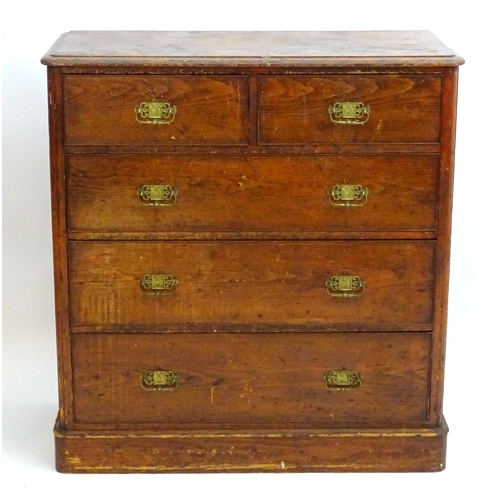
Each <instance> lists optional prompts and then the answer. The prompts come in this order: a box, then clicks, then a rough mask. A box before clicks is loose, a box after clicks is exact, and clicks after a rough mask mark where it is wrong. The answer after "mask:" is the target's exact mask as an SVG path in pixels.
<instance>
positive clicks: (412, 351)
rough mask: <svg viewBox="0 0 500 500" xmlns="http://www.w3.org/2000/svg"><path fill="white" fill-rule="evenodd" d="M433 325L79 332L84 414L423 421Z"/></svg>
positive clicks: (77, 363) (184, 419)
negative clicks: (285, 331) (334, 330)
mask: <svg viewBox="0 0 500 500" xmlns="http://www.w3.org/2000/svg"><path fill="white" fill-rule="evenodd" d="M429 351H430V335H428V334H423V333H422V334H410V335H398V334H384V335H370V334H356V335H322V334H300V333H299V334H294V335H287V336H284V335H280V334H274V335H273V334H265V335H261V336H255V335H251V334H208V335H200V334H191V335H161V334H156V335H155V334H146V335H138V334H119V335H118V334H116V335H113V334H93V335H92V334H77V335H75V336H74V337H73V376H74V387H75V400H74V404H75V416H76V419H77V421H79V422H88V423H91V422H95V423H97V422H114V423H119V422H144V423H146V422H158V423H172V424H174V423H179V424H181V423H183V424H184V423H217V424H219V425H220V424H223V423H242V424H248V423H259V422H260V423H266V422H267V423H272V422H276V423H283V422H287V423H294V422H296V423H302V424H309V423H311V424H313V423H321V424H322V425H324V426H325V427H331V426H338V425H341V424H342V423H344V422H345V423H349V422H359V423H363V422H366V423H385V424H388V423H393V422H405V423H406V424H408V423H409V422H424V421H425V420H426V418H427V401H428V387H429V361H430V359H429Z"/></svg>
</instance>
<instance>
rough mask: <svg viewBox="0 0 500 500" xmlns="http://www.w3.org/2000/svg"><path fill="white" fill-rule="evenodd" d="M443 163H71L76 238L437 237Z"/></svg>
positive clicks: (144, 159)
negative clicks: (200, 234)
mask: <svg viewBox="0 0 500 500" xmlns="http://www.w3.org/2000/svg"><path fill="white" fill-rule="evenodd" d="M438 164H439V157H438V156H437V155H420V156H397V155H392V156H288V157H287V156H211V157H204V156H178V155H177V156H165V155H163V156H162V155H154V156H152V155H69V156H68V159H67V186H68V221H69V229H70V230H72V231H102V232H104V231H108V232H145V233H153V232H162V231H167V232H168V231H220V232H224V231H240V232H242V231H264V232H282V233H284V234H285V233H288V232H292V233H296V232H308V231H309V232H310V231H321V232H324V233H328V232H333V231H351V232H353V231H412V230H413V231H433V230H435V225H436V202H437V175H438Z"/></svg>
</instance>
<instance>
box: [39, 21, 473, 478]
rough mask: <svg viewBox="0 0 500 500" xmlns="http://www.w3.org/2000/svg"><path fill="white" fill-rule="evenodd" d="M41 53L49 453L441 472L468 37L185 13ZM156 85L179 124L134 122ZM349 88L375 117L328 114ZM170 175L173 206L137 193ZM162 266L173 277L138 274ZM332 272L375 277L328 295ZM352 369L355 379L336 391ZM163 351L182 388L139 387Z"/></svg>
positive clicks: (119, 466) (171, 468)
mask: <svg viewBox="0 0 500 500" xmlns="http://www.w3.org/2000/svg"><path fill="white" fill-rule="evenodd" d="M42 62H43V63H44V64H47V65H48V66H49V68H48V89H49V124H50V152H51V189H52V225H53V242H54V278H55V298H56V328H57V352H58V375H59V405H60V408H59V413H58V417H57V422H56V427H55V440H56V468H57V470H59V471H63V472H113V473H117V472H119V473H123V472H231V471H235V472H255V471H264V472H266V471H269V472H293V471H297V472H299V471H439V470H443V469H444V466H445V450H446V434H447V431H448V428H447V426H446V423H445V421H444V418H443V415H442V402H443V374H444V353H445V340H446V317H447V297H448V277H449V249H450V235H451V205H452V186H453V162H454V140H455V122H456V99H457V77H458V67H457V66H458V65H460V64H462V63H463V59H462V58H460V57H459V56H457V55H456V54H454V53H453V51H451V50H450V49H448V48H447V47H446V46H445V45H444V44H442V43H441V42H440V41H439V40H437V39H436V38H435V37H434V36H433V35H432V34H431V33H429V32H424V31H418V32H405V31H399V32H397V31H396V32H395V31H389V32H358V33H356V32H315V33H312V32H301V33H299V32H270V33H262V32H260V33H257V32H246V33H245V32H227V33H223V32H211V33H202V32H189V33H184V32H174V31H172V32H70V33H66V34H64V35H62V36H61V37H60V39H59V40H58V41H57V42H56V43H55V44H54V46H53V47H52V48H51V49H50V50H49V52H48V53H47V55H46V56H45V57H44V58H43V60H42ZM153 100H156V101H166V102H169V103H170V104H172V105H175V106H176V107H177V114H176V116H175V119H174V121H173V122H172V123H171V124H170V125H146V124H140V123H139V122H138V121H137V120H136V117H135V106H136V105H138V104H140V103H141V102H148V101H153ZM337 101H339V102H341V101H349V102H363V103H364V104H365V105H369V106H370V110H371V111H370V117H369V120H368V121H367V122H366V123H365V124H364V125H356V126H346V125H338V124H334V123H332V121H331V120H330V117H329V114H328V107H329V106H330V105H331V104H333V103H334V102H337ZM160 183H161V184H170V185H172V186H174V187H175V188H176V189H177V190H178V199H177V202H176V203H175V205H174V206H172V207H169V208H166V207H162V208H160V207H151V206H144V205H142V204H140V203H139V200H138V197H137V188H138V187H140V186H142V185H144V184H160ZM334 184H361V185H362V186H364V187H367V188H368V189H369V196H368V201H367V203H366V204H365V205H364V206H362V207H356V208H353V207H350V208H346V207H333V206H332V205H331V204H330V202H329V200H328V196H327V189H328V188H330V187H332V186H333V185H334ZM149 273H165V274H173V275H174V276H176V277H177V278H178V279H179V285H178V287H177V289H176V290H174V291H171V292H170V293H168V294H166V295H158V296H151V295H145V294H144V293H142V292H141V290H140V287H139V280H140V278H141V277H142V276H143V275H144V274H149ZM341 274H348V275H358V276H360V277H361V278H363V279H364V280H366V290H365V292H364V294H363V295H361V296H359V297H354V298H333V297H330V296H329V295H328V293H327V290H326V286H325V280H326V279H327V278H328V277H330V276H332V275H341ZM344 368H345V369H346V370H356V371H359V373H361V374H362V376H363V383H362V385H361V387H360V388H359V389H356V390H353V391H345V392H330V391H328V390H327V389H326V388H325V386H324V383H323V375H324V373H325V372H327V371H330V370H335V369H337V370H338V369H344ZM155 369H157V370H162V369H166V370H170V369H171V370H174V371H176V372H178V373H179V375H180V385H179V387H178V389H177V390H176V391H173V392H163V393H161V392H148V391H145V390H144V389H142V388H141V386H140V375H141V373H143V372H144V371H147V370H155Z"/></svg>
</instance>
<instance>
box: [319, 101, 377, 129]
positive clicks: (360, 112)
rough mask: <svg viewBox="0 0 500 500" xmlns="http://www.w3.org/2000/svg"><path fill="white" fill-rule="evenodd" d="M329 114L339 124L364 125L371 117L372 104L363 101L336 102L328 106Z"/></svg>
mask: <svg viewBox="0 0 500 500" xmlns="http://www.w3.org/2000/svg"><path fill="white" fill-rule="evenodd" d="M328 114H329V115H330V120H332V122H333V123H337V124H338V125H364V124H365V123H366V122H367V121H368V118H370V106H365V105H364V104H363V103H362V102H336V103H334V104H332V105H331V106H329V107H328Z"/></svg>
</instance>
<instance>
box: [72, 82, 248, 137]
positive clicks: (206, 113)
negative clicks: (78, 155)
mask: <svg viewBox="0 0 500 500" xmlns="http://www.w3.org/2000/svg"><path fill="white" fill-rule="evenodd" d="M150 103H152V104H150ZM64 106H65V132H66V142H67V144H71V145H100V144H107V145H117V144H118V145H120V144H123V145H125V144H131V145H134V144H137V145H141V144H152V145H154V144H170V145H176V144H179V145H181V144H247V142H248V79H247V77H226V76H67V77H65V79H64Z"/></svg>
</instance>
